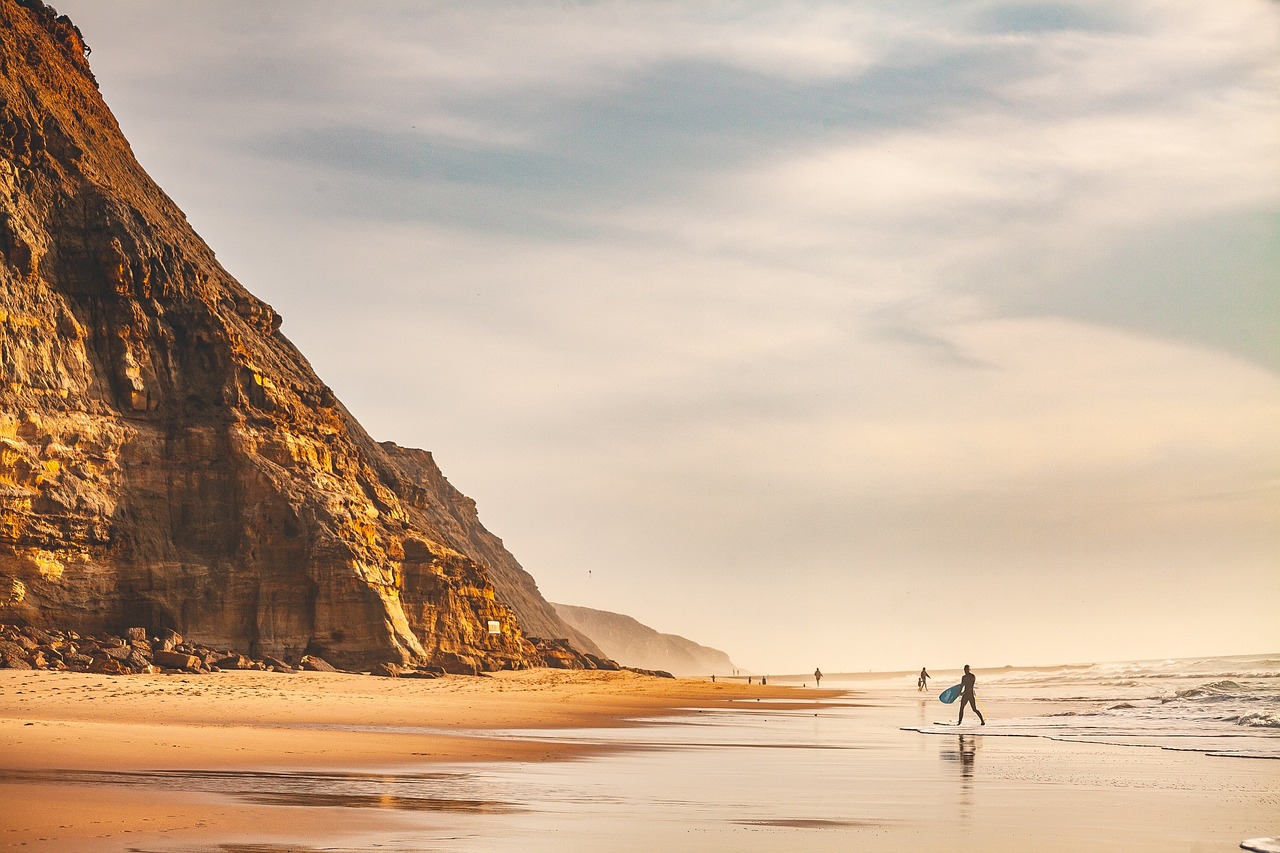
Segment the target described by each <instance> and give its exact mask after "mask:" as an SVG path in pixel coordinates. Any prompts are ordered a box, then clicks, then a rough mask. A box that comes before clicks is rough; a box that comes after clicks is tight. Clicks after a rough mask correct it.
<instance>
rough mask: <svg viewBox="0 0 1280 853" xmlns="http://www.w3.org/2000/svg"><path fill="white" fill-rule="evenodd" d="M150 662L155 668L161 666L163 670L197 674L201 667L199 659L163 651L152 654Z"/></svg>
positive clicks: (180, 653)
mask: <svg viewBox="0 0 1280 853" xmlns="http://www.w3.org/2000/svg"><path fill="white" fill-rule="evenodd" d="M151 660H152V662H153V663H154V664H155V665H156V666H162V667H164V668H165V669H181V670H185V671H186V672H199V671H200V666H201V664H200V658H198V657H196V656H195V655H187V654H183V653H182V652H167V651H164V650H163V649H161V650H159V651H156V652H154V653H153V654H152V656H151Z"/></svg>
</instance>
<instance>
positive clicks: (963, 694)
mask: <svg viewBox="0 0 1280 853" xmlns="http://www.w3.org/2000/svg"><path fill="white" fill-rule="evenodd" d="M977 681H978V677H977V676H976V675H974V674H973V673H972V672H970V671H969V664H965V665H964V675H963V676H961V678H960V719H959V720H957V721H956V725H957V726H958V725H960V723H963V722H964V706H965V703H966V702H967V703H968V704H969V706H970V707H971V708H973V713H975V714H977V715H978V719H979V720H981V721H982V724H983V725H984V726H985V725H986V724H987V721H986V719H985V718H984V717H983V716H982V712H981V711H979V710H978V702H977V699H975V698H974V695H973V686H974V684H976V683H977Z"/></svg>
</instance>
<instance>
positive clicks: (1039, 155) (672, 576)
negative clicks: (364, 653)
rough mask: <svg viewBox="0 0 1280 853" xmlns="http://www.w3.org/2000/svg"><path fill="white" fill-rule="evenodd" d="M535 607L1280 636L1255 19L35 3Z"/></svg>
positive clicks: (362, 409)
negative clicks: (513, 572)
mask: <svg viewBox="0 0 1280 853" xmlns="http://www.w3.org/2000/svg"><path fill="white" fill-rule="evenodd" d="M56 6H57V7H58V9H59V11H61V12H65V13H68V14H70V15H71V17H72V19H73V20H74V21H75V22H76V23H77V24H78V25H79V26H80V28H81V29H82V31H83V32H84V35H85V37H86V39H87V41H88V43H89V45H90V46H91V47H92V48H93V55H92V57H91V61H92V63H93V67H94V70H95V72H96V74H97V76H98V80H99V82H100V84H101V87H102V91H103V93H104V94H105V96H106V98H107V101H108V103H109V104H110V106H111V107H112V108H113V110H114V111H115V114H116V116H117V117H118V118H119V120H120V123H121V125H122V126H123V128H124V131H125V133H126V135H127V136H128V137H129V139H130V140H131V142H132V143H133V146H134V150H135V152H136V153H137V155H138V158H139V160H140V161H141V162H142V164H143V166H144V167H145V168H146V169H147V170H148V171H149V172H150V173H151V175H152V176H153V177H154V178H155V179H156V180H157V181H158V182H159V183H160V185H161V186H163V187H164V188H165V189H166V190H167V191H168V192H169V194H170V195H171V196H172V197H173V198H174V199H175V200H176V201H177V203H178V204H179V205H180V206H181V207H182V208H183V209H184V210H185V211H186V213H187V214H188V216H189V218H190V221H191V222H192V224H193V225H194V226H195V228H196V230H197V231H199V232H200V234H201V235H202V236H203V237H204V238H205V239H206V240H207V241H208V242H209V244H210V245H211V246H212V247H213V248H214V250H215V251H216V252H217V253H218V257H219V259H220V260H221V261H222V263H223V264H224V265H225V266H226V267H227V269H228V270H229V271H230V272H231V273H232V274H233V275H235V276H236V277H237V278H238V279H239V280H240V281H241V282H242V283H243V284H244V285H245V286H246V287H248V288H249V289H250V290H251V291H253V292H254V293H256V294H257V295H259V296H261V297H262V298H264V299H266V300H267V301H268V302H270V303H271V304H272V305H274V306H275V307H276V308H277V309H278V310H279V311H280V312H281V313H282V314H283V316H284V318H285V322H284V328H283V331H284V332H285V334H286V335H288V336H289V337H290V339H292V340H293V341H294V342H295V343H296V344H297V345H298V346H299V347H300V348H301V349H302V351H303V352H304V353H306V355H307V357H308V358H309V359H310V360H311V362H312V364H313V366H314V367H315V369H316V371H317V372H318V373H319V374H320V376H321V377H322V378H323V379H324V380H325V381H326V382H327V383H329V384H330V385H331V386H332V387H333V388H334V390H335V391H336V392H337V393H338V395H339V396H340V397H341V398H342V399H343V401H344V402H345V403H346V404H347V405H348V406H349V407H350V409H351V410H352V411H353V412H354V413H355V414H356V416H357V417H359V418H360V419H361V421H362V422H363V423H364V424H365V426H366V427H368V428H369V430H370V432H371V433H373V435H374V436H375V437H376V438H379V439H392V440H395V441H396V442H398V443H400V444H405V445H411V446H417V447H423V448H426V449H429V450H432V451H434V452H435V454H436V458H437V460H438V461H439V462H440V464H441V467H442V468H443V469H444V471H445V474H446V475H447V476H448V477H449V479H450V481H451V482H453V484H454V485H456V486H457V487H458V488H460V489H461V490H462V491H463V492H465V493H467V494H469V495H471V496H472V497H474V498H475V499H476V500H477V501H478V503H479V509H480V514H481V519H482V520H483V521H484V522H485V524H486V525H487V526H488V527H489V528H490V529H491V530H493V531H494V532H495V533H497V534H498V535H499V536H501V537H502V538H503V539H504V540H505V542H506V544H507V545H508V547H509V548H510V549H511V550H512V552H513V553H514V554H515V555H516V557H517V558H518V559H519V560H520V561H521V562H522V563H523V565H524V566H525V567H526V568H527V569H528V570H529V571H530V572H531V573H532V574H533V575H534V576H535V577H536V578H537V579H538V582H539V584H540V586H541V588H542V591H543V593H544V595H546V597H547V598H549V599H551V600H553V601H560V602H566V603H571V604H579V605H584V606H588V607H597V608H601V609H606V610H614V611H620V612H623V613H627V614H629V615H631V616H634V617H636V618H638V619H640V620H641V621H642V622H645V623H647V624H649V625H651V626H653V627H654V628H657V629H658V630H661V631H667V632H672V633H678V634H682V635H684V636H687V637H689V638H691V639H694V640H696V641H698V642H701V643H705V644H707V645H711V646H715V647H717V648H721V649H724V650H725V651H727V652H728V653H729V654H730V656H731V657H732V658H733V659H734V660H735V661H736V662H737V663H738V664H740V665H742V666H744V667H747V668H751V669H754V670H756V671H771V672H775V673H776V672H784V671H792V672H793V671H802V670H806V669H809V668H812V667H813V666H815V665H820V666H821V667H822V668H823V669H825V670H828V671H835V670H841V669H870V668H876V669H886V668H910V667H918V666H920V665H922V664H923V665H929V666H931V667H936V668H938V669H943V668H953V667H958V666H959V665H960V664H962V663H966V662H967V663H972V664H974V665H976V666H985V665H1002V664H1006V663H1013V664H1020V663H1058V662H1084V661H1095V660H1117V659H1129V658H1140V657H1166V656H1182V655H1195V654H1213V653H1245V652H1263V651H1277V650H1280V619H1277V618H1276V602H1277V601H1280V3H1278V2H1275V0H1215V2H1212V3H1206V2H1204V0H1185V2H1184V0H1170V2H1115V1H1114V0H1100V1H1099V2H1079V3H1004V2H985V1H984V0H974V2H954V1H952V2H947V0H937V2H910V0H907V2H903V0H884V2H846V3H817V2H813V3H810V2H788V3H776V2H758V3H752V2H733V3H714V2H707V1H706V0H698V2H687V3H676V2H664V3H640V2H602V3H590V2H560V3H551V2H547V3H535V2H494V3H484V2H474V0H467V2H458V3H422V2H408V0H404V1H403V2H363V3H350V2H339V1H338V0H330V2H323V0H322V1H321V2H314V0H313V2H262V0H218V2H181V3H175V2H173V0H56Z"/></svg>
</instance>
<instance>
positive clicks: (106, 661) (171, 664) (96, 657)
mask: <svg viewBox="0 0 1280 853" xmlns="http://www.w3.org/2000/svg"><path fill="white" fill-rule="evenodd" d="M531 642H532V644H533V646H534V648H535V649H536V650H537V654H539V655H542V656H543V657H545V658H546V660H547V661H548V662H549V663H548V666H549V667H551V668H554V669H599V670H610V671H618V670H624V669H625V670H630V671H632V672H638V673H642V674H645V675H653V676H657V677H664V678H671V677H672V676H671V675H670V674H669V673H665V672H661V671H656V670H641V669H632V668H631V667H624V666H620V665H618V664H617V663H616V662H614V661H611V660H608V659H607V658H601V657H597V656H595V655H583V654H581V653H579V652H577V651H576V650H574V649H573V647H572V646H571V645H569V643H568V641H567V640H543V639H534V640H532V641H531ZM0 669H47V670H55V671H68V672H92V673H98V674H102V675H132V674H137V673H161V672H171V673H176V672H185V673H198V674H203V673H213V672H221V671H222V670H236V669H243V670H247V669H253V670H259V671H263V672H298V671H300V670H306V671H310V672H345V671H347V670H342V669H339V668H338V667H336V666H334V665H332V664H331V663H329V662H328V661H326V660H324V659H323V658H321V657H317V656H316V655H302V656H301V657H299V658H298V660H297V662H296V663H287V662H285V661H283V660H280V659H278V658H274V657H271V656H269V655H267V656H264V657H262V658H260V659H255V658H251V657H248V656H246V655H243V654H241V653H239V652H236V651H232V650H230V649H225V648H217V647H215V646H209V645H205V644H204V643H198V642H192V641H190V640H186V639H184V638H183V636H182V635H181V634H179V633H178V632H176V631H171V630H167V629H166V630H161V631H158V632H156V633H155V634H150V633H149V632H148V631H147V630H146V629H145V628H129V629H127V630H126V631H125V632H124V633H123V634H120V635H116V634H110V633H99V634H94V635H91V636H90V635H81V634H80V633H78V632H76V631H69V630H68V631H62V630H46V629H43V628H34V627H30V626H17V625H0ZM367 671H368V672H369V674H371V675H378V676H382V677H384V678H438V677H440V676H442V675H481V674H483V673H482V671H480V670H477V669H476V667H475V666H474V665H472V664H470V663H468V662H467V661H466V660H464V659H462V658H452V657H447V656H446V657H445V658H444V659H443V665H439V666H434V665H433V666H404V665H401V664H397V663H394V662H391V661H387V662H384V663H378V664H375V665H374V666H373V667H371V668H370V669H369V670H367Z"/></svg>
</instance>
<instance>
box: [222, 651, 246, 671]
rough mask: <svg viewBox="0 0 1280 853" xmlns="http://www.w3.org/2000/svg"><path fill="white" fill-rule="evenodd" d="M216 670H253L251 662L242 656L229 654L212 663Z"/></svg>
mask: <svg viewBox="0 0 1280 853" xmlns="http://www.w3.org/2000/svg"><path fill="white" fill-rule="evenodd" d="M213 665H214V666H216V667H217V668H218V669H253V661H251V660H249V659H248V658H247V657H245V656H244V655H237V654H231V655H227V656H226V657H222V658H219V659H218V660H216V661H214V662H213Z"/></svg>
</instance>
